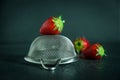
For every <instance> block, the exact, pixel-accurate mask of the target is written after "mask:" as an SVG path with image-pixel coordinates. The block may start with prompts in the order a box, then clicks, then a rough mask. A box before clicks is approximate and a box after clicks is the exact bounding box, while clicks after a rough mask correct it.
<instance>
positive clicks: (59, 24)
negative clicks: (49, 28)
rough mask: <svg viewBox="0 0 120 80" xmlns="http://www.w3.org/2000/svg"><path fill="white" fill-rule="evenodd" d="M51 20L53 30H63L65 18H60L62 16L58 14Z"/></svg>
mask: <svg viewBox="0 0 120 80" xmlns="http://www.w3.org/2000/svg"><path fill="white" fill-rule="evenodd" d="M53 22H54V24H55V28H54V30H58V31H59V32H61V31H62V30H63V27H64V23H65V20H62V17H61V16H59V17H53Z"/></svg>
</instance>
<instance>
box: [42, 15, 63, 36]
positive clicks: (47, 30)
mask: <svg viewBox="0 0 120 80" xmlns="http://www.w3.org/2000/svg"><path fill="white" fill-rule="evenodd" d="M64 22H65V21H64V20H62V18H61V16H59V17H50V18H48V19H47V20H46V21H45V22H44V23H43V24H42V26H41V28H40V33H41V34H44V35H55V34H59V33H61V32H62V30H63V27H64V24H63V23H64Z"/></svg>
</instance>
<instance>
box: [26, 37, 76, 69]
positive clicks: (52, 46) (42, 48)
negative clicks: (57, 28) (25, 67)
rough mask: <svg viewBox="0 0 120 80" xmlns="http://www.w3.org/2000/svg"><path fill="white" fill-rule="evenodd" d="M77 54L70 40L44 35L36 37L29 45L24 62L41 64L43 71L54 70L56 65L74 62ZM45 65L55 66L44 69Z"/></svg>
mask: <svg viewBox="0 0 120 80" xmlns="http://www.w3.org/2000/svg"><path fill="white" fill-rule="evenodd" d="M77 59H78V58H77V54H76V53H75V50H74V46H73V44H72V42H71V40H70V39H68V38H67V37H65V36H62V35H44V36H39V37H37V38H36V39H35V40H34V41H33V42H32V44H31V46H30V50H29V53H28V55H27V56H26V57H25V60H26V61H28V62H32V63H38V64H42V66H43V68H45V69H55V68H56V66H57V65H58V64H67V63H71V62H74V61H76V60H77ZM45 65H55V66H54V67H46V66H45Z"/></svg>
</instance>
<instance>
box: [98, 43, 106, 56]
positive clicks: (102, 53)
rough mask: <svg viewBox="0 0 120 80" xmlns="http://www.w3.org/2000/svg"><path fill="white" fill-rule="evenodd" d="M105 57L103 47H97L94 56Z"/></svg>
mask: <svg viewBox="0 0 120 80" xmlns="http://www.w3.org/2000/svg"><path fill="white" fill-rule="evenodd" d="M99 55H100V56H101V57H102V56H106V54H105V50H104V48H103V46H101V45H97V54H96V56H99Z"/></svg>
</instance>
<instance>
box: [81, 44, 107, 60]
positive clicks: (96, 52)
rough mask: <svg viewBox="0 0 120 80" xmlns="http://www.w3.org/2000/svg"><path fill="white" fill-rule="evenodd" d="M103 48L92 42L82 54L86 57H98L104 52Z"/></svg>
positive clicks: (103, 54)
mask: <svg viewBox="0 0 120 80" xmlns="http://www.w3.org/2000/svg"><path fill="white" fill-rule="evenodd" d="M104 52H105V51H104V48H103V46H102V45H100V44H99V43H96V44H93V45H91V46H90V47H88V48H87V49H86V50H85V51H83V56H84V58H86V59H100V58H102V57H103V56H105V55H106V54H105V53H104Z"/></svg>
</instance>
